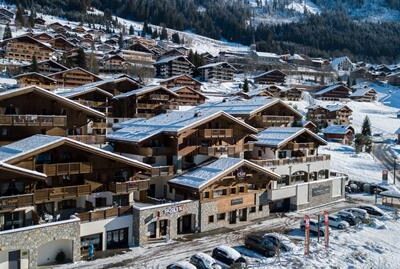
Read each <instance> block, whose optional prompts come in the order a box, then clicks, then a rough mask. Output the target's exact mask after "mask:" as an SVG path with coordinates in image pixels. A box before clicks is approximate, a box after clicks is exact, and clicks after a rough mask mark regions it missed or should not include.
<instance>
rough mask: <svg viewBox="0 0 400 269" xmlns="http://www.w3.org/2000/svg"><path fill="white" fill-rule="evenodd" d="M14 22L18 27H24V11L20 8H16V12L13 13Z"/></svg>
mask: <svg viewBox="0 0 400 269" xmlns="http://www.w3.org/2000/svg"><path fill="white" fill-rule="evenodd" d="M15 22H16V23H17V24H18V25H19V26H24V25H25V19H24V9H23V8H22V7H21V6H18V7H17V11H16V13H15Z"/></svg>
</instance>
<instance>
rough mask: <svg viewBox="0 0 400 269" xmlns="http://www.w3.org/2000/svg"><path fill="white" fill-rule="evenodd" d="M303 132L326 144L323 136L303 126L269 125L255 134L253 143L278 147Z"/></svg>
mask: <svg viewBox="0 0 400 269" xmlns="http://www.w3.org/2000/svg"><path fill="white" fill-rule="evenodd" d="M304 133H306V134H308V135H310V136H311V137H312V138H314V139H316V140H318V141H319V142H320V143H321V144H322V145H326V144H327V142H326V141H325V140H324V139H323V138H321V137H320V136H318V135H317V134H315V133H313V132H312V131H310V130H308V129H307V128H304V127H270V128H268V129H265V130H263V131H262V132H260V133H258V134H257V141H256V142H255V144H257V145H262V146H270V147H280V146H281V145H283V144H285V143H287V142H289V141H290V140H292V139H294V138H296V137H298V136H299V135H301V134H304Z"/></svg>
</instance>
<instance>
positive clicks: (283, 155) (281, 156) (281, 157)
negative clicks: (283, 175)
mask: <svg viewBox="0 0 400 269" xmlns="http://www.w3.org/2000/svg"><path fill="white" fill-rule="evenodd" d="M286 156H287V155H286V151H279V152H278V158H279V159H284V158H286Z"/></svg>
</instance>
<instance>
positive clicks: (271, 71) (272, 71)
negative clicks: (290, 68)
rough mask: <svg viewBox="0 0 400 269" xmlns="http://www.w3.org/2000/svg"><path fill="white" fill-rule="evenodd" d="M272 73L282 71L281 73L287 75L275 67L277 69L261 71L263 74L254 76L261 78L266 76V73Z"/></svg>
mask: <svg viewBox="0 0 400 269" xmlns="http://www.w3.org/2000/svg"><path fill="white" fill-rule="evenodd" d="M272 73H280V74H282V75H284V76H286V74H285V73H283V72H282V71H280V70H277V69H275V70H270V71H267V72H264V73H261V74H259V75H257V76H254V77H253V78H260V77H263V76H265V75H269V74H272Z"/></svg>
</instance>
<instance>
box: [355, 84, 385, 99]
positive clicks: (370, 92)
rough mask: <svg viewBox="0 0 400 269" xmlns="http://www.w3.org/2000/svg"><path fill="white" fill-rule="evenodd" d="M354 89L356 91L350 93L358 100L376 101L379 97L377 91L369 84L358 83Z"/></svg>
mask: <svg viewBox="0 0 400 269" xmlns="http://www.w3.org/2000/svg"><path fill="white" fill-rule="evenodd" d="M353 89H354V91H353V92H352V94H351V95H350V98H351V99H352V100H355V101H358V102H374V101H376V99H377V96H378V93H377V91H376V90H375V89H373V88H371V87H369V86H368V85H361V86H360V87H357V85H356V86H354V87H353Z"/></svg>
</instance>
